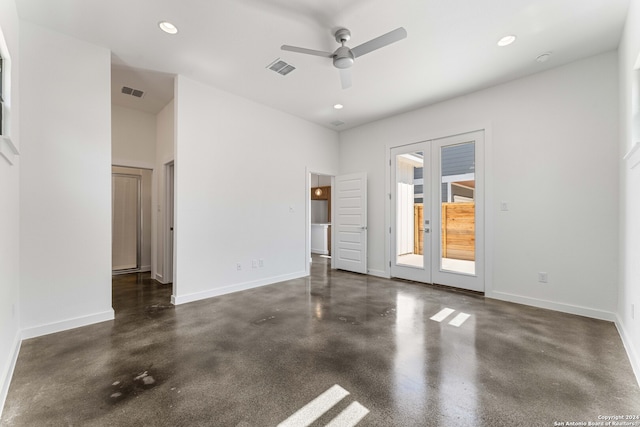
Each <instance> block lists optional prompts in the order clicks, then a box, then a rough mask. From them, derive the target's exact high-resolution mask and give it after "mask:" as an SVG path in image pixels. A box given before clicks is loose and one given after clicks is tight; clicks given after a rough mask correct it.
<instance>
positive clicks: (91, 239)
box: [20, 21, 113, 337]
mask: <svg viewBox="0 0 640 427" xmlns="http://www.w3.org/2000/svg"><path fill="white" fill-rule="evenodd" d="M20 59H21V89H22V90H21V93H20V96H21V107H22V108H21V123H20V124H21V139H22V141H21V148H22V153H21V156H20V157H21V158H20V160H21V165H20V217H21V223H20V293H21V295H20V297H21V298H20V300H21V321H22V328H23V334H24V335H23V336H24V337H30V336H35V335H41V334H45V333H49V332H55V331H59V330H63V329H67V328H71V327H76V326H82V325H85V324H89V323H94V322H97V321H102V320H107V319H112V318H113V309H112V308H111V179H110V178H111V92H110V84H111V83H110V68H111V64H110V62H111V56H110V52H109V50H107V49H105V48H101V47H97V46H95V45H91V44H89V43H86V42H83V41H80V40H77V39H74V38H71V37H68V36H65V35H62V34H60V33H57V32H53V31H50V30H47V29H44V28H43V27H39V26H37V25H33V24H30V23H27V22H24V21H21V23H20ZM52 64H55V66H52Z"/></svg>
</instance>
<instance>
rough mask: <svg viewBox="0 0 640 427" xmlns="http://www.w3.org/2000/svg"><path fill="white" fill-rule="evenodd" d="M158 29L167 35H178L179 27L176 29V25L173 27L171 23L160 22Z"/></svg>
mask: <svg viewBox="0 0 640 427" xmlns="http://www.w3.org/2000/svg"><path fill="white" fill-rule="evenodd" d="M158 27H160V29H161V30H162V31H164V32H165V33H167V34H177V33H178V27H176V26H175V25H173V24H172V23H171V22H169V21H161V22H158Z"/></svg>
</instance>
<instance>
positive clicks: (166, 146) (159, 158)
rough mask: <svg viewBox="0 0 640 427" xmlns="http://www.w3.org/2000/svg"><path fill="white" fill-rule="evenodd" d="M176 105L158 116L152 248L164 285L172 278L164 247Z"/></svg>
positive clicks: (157, 275) (158, 276) (154, 271)
mask: <svg viewBox="0 0 640 427" xmlns="http://www.w3.org/2000/svg"><path fill="white" fill-rule="evenodd" d="M174 108H175V103H174V102H173V100H171V102H169V104H167V105H166V106H165V107H164V108H163V109H162V110H161V111H160V112H159V113H158V115H157V116H156V136H157V139H156V159H155V164H156V166H155V176H156V181H155V182H156V190H155V195H156V198H155V200H156V201H155V205H156V206H155V209H154V210H155V212H157V215H156V219H155V221H154V224H153V229H154V230H156V240H155V242H156V243H155V244H154V245H153V247H152V252H151V256H152V259H153V260H154V261H153V264H152V265H153V266H154V268H153V269H152V274H153V277H155V278H156V280H159V281H160V282H162V283H169V282H171V281H172V278H168V277H164V276H165V265H164V246H165V239H166V238H167V236H166V230H167V228H166V225H165V208H166V206H165V192H166V185H165V183H166V178H165V170H164V169H165V165H166V164H167V163H169V162H171V161H173V160H174V140H175V126H174V121H175V119H174V116H175V112H174Z"/></svg>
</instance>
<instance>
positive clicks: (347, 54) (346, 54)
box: [333, 46, 355, 69]
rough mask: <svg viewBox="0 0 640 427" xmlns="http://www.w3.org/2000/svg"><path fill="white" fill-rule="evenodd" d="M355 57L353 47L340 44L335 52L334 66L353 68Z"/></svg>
mask: <svg viewBox="0 0 640 427" xmlns="http://www.w3.org/2000/svg"><path fill="white" fill-rule="evenodd" d="M354 59H355V58H354V56H353V53H352V52H351V49H349V48H348V47H346V46H340V47H339V48H338V49H336V51H335V53H334V54H333V66H334V67H336V68H340V69H345V68H351V66H352V65H353V62H354Z"/></svg>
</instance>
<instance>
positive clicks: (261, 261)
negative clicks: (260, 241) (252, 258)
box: [258, 259, 264, 268]
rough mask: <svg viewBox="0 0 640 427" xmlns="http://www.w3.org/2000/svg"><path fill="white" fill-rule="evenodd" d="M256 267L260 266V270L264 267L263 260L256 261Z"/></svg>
mask: <svg viewBox="0 0 640 427" xmlns="http://www.w3.org/2000/svg"><path fill="white" fill-rule="evenodd" d="M258 265H259V266H260V268H262V267H264V260H263V259H260V260H258Z"/></svg>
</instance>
